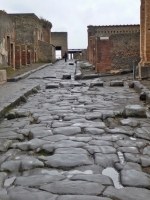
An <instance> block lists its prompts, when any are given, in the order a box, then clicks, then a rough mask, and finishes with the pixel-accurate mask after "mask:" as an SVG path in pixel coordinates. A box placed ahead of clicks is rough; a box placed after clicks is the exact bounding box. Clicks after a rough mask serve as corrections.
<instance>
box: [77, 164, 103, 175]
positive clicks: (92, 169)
mask: <svg viewBox="0 0 150 200" xmlns="http://www.w3.org/2000/svg"><path fill="white" fill-rule="evenodd" d="M74 170H75V173H74V174H81V172H82V173H85V172H87V173H85V174H102V171H103V170H104V168H103V167H101V166H99V165H95V164H94V165H85V166H80V167H76V168H74ZM76 171H78V173H76Z"/></svg>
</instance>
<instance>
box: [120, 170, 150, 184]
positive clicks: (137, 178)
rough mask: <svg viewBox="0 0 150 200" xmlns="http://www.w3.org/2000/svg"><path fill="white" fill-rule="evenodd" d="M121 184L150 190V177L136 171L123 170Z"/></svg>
mask: <svg viewBox="0 0 150 200" xmlns="http://www.w3.org/2000/svg"><path fill="white" fill-rule="evenodd" d="M121 183H122V185H123V186H129V187H140V188H143V187H144V188H150V175H148V174H146V173H144V172H139V171H136V170H134V169H132V170H122V171H121Z"/></svg>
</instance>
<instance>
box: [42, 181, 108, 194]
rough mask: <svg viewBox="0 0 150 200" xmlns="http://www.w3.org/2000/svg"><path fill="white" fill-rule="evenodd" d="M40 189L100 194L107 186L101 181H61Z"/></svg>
mask: <svg viewBox="0 0 150 200" xmlns="http://www.w3.org/2000/svg"><path fill="white" fill-rule="evenodd" d="M40 189H42V190H45V191H48V192H51V193H53V194H73V195H100V194H101V193H102V191H103V190H104V189H105V187H104V186H103V185H101V184H99V183H94V182H86V181H60V182H57V183H52V184H47V185H45V186H42V187H40Z"/></svg>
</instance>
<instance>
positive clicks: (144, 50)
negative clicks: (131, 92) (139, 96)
mask: <svg viewBox="0 0 150 200" xmlns="http://www.w3.org/2000/svg"><path fill="white" fill-rule="evenodd" d="M140 28H141V30H140V31H141V36H140V42H141V44H140V56H141V61H140V63H139V77H140V78H147V77H150V0H141V27H140Z"/></svg>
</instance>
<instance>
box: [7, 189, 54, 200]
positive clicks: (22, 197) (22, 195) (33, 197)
mask: <svg viewBox="0 0 150 200" xmlns="http://www.w3.org/2000/svg"><path fill="white" fill-rule="evenodd" d="M10 199H11V200H27V199H30V200H55V199H56V195H53V194H51V193H49V192H45V191H40V190H37V189H31V188H23V187H21V186H19V187H15V188H13V189H11V190H9V192H8V200H10Z"/></svg>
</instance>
